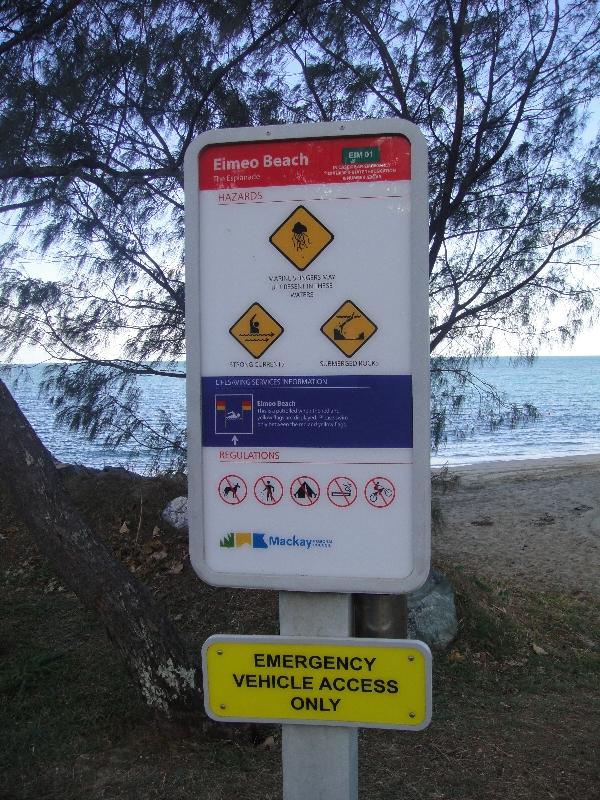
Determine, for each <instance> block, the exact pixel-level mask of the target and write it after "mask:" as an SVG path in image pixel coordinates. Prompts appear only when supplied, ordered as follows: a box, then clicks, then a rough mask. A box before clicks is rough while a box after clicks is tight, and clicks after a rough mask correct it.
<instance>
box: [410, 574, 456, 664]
mask: <svg viewBox="0 0 600 800" xmlns="http://www.w3.org/2000/svg"><path fill="white" fill-rule="evenodd" d="M407 605H408V635H409V638H411V639H418V640H420V641H422V642H426V643H427V644H428V645H429V646H430V647H432V648H435V649H436V650H440V649H443V648H445V647H448V645H449V644H450V642H451V641H452V640H453V639H454V638H455V637H456V633H457V631H458V620H457V618H456V607H455V605H454V590H453V589H452V586H451V585H450V581H449V580H448V579H447V578H446V577H445V575H442V573H441V572H438V571H437V570H435V569H432V570H431V571H430V573H429V577H428V578H427V580H426V581H425V583H424V584H423V586H422V587H421V588H420V589H417V591H416V592H412V593H411V594H409V595H408V601H407Z"/></svg>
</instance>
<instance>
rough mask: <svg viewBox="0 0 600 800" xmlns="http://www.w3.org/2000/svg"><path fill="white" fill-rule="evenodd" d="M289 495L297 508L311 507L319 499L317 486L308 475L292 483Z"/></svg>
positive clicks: (301, 476)
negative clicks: (296, 504)
mask: <svg viewBox="0 0 600 800" xmlns="http://www.w3.org/2000/svg"><path fill="white" fill-rule="evenodd" d="M290 494H291V495H292V500H293V501H294V503H298V505H299V506H313V505H314V504H315V503H316V502H317V500H318V499H319V494H320V490H319V484H318V483H317V482H316V480H315V479H314V478H310V477H309V476H308V475H300V477H299V478H295V479H294V481H293V482H292V485H291V486H290Z"/></svg>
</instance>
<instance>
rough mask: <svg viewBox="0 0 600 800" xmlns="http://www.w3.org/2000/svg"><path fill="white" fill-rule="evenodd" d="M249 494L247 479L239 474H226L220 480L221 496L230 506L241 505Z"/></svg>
mask: <svg viewBox="0 0 600 800" xmlns="http://www.w3.org/2000/svg"><path fill="white" fill-rule="evenodd" d="M247 494H248V487H247V486H246V481H245V480H244V479H243V478H240V476H239V475H225V477H224V478H221V480H220V481H219V497H220V498H221V500H223V502H224V503H227V504H228V505H230V506H239V504H240V503H242V502H243V501H244V500H245V499H246V495H247Z"/></svg>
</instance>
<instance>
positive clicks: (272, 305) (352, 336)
mask: <svg viewBox="0 0 600 800" xmlns="http://www.w3.org/2000/svg"><path fill="white" fill-rule="evenodd" d="M426 183H427V163H426V149H425V144H424V139H423V137H422V135H421V134H420V133H419V131H418V130H417V129H416V128H415V127H414V126H413V125H412V124H410V123H408V122H404V121H401V120H369V121H363V122H347V123H327V124H316V125H289V126H274V127H264V128H252V129H236V130H217V131H211V132H209V133H206V134H203V135H202V136H200V137H198V139H196V141H195V142H194V143H193V144H192V145H191V146H190V148H189V150H188V153H187V156H186V175H185V195H186V320H187V373H188V453H189V458H188V468H189V487H190V488H189V515H190V516H189V528H190V552H191V559H192V563H193V565H194V567H195V569H196V570H197V572H198V573H199V574H200V576H201V577H202V578H203V579H204V580H206V581H208V582H209V583H213V584H217V585H229V586H255V587H264V588H272V589H289V590H293V591H330V592H390V593H394V592H398V593H400V592H407V591H411V590H413V589H415V588H417V587H418V586H419V585H421V584H422V583H423V582H424V580H425V578H426V576H427V574H428V571H429V519H430V508H429V503H430V499H429V482H430V478H429V371H428V365H429V346H428V310H427V309H428V300H427V282H428V269H427V192H426Z"/></svg>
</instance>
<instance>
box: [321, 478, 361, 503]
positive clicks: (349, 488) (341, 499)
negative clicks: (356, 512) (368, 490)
mask: <svg viewBox="0 0 600 800" xmlns="http://www.w3.org/2000/svg"><path fill="white" fill-rule="evenodd" d="M357 496H358V489H357V488H356V484H355V483H354V481H353V480H352V478H348V477H346V476H344V475H340V476H338V477H337V478H333V479H332V480H331V481H330V482H329V486H328V487H327V497H328V498H329V500H330V501H331V502H332V503H333V505H334V506H337V507H338V508H348V506H351V505H352V503H353V502H354V501H355V500H356V498H357Z"/></svg>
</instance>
